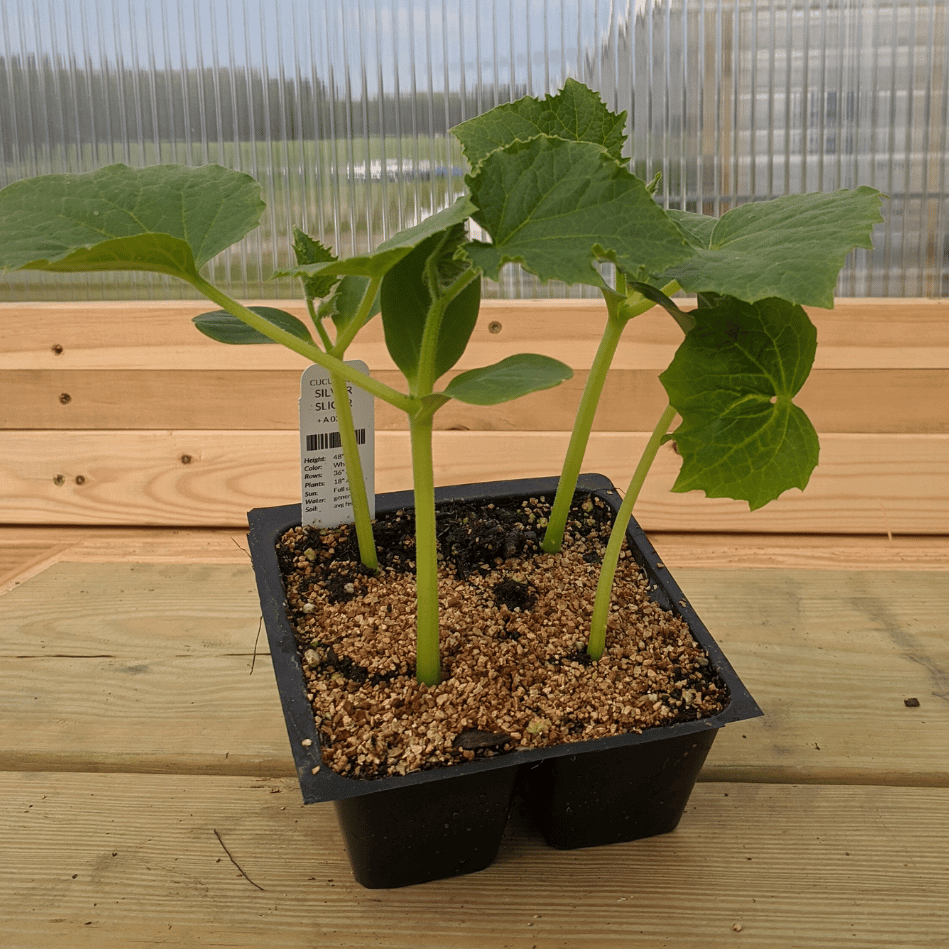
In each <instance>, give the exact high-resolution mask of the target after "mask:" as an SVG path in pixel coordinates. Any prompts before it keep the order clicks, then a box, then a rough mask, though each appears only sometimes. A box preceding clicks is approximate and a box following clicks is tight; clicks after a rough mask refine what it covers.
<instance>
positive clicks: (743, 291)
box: [663, 187, 883, 308]
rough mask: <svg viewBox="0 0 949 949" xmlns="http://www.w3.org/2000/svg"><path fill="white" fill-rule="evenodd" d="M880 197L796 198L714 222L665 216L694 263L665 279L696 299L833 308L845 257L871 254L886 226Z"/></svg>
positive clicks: (865, 191)
mask: <svg viewBox="0 0 949 949" xmlns="http://www.w3.org/2000/svg"><path fill="white" fill-rule="evenodd" d="M882 199H883V195H882V194H880V192H879V191H877V190H875V189H874V188H868V187H861V188H857V189H856V190H854V191H848V190H840V191H834V192H831V193H829V194H825V193H817V194H798V195H786V196H784V197H781V198H775V199H774V200H773V201H760V202H755V203H752V204H745V205H742V206H741V207H739V208H734V209H733V210H731V211H727V212H726V213H725V214H723V215H722V216H721V218H719V219H718V220H717V221H716V220H715V219H714V218H709V217H706V216H704V215H700V214H691V213H689V212H684V211H670V212H669V213H670V216H671V217H672V219H673V220H674V221H675V222H676V223H677V224H678V225H679V227H680V228H681V229H682V231H683V233H684V234H686V235H687V238H688V240H689V242H690V243H691V245H692V246H693V248H694V251H695V253H694V256H693V257H692V258H691V259H689V260H687V261H685V262H684V263H681V264H676V265H675V266H673V267H672V268H670V269H668V270H666V271H665V273H664V274H663V279H664V280H673V279H674V280H677V281H678V282H679V285H680V286H681V287H682V288H683V289H684V290H688V291H692V292H696V293H701V292H704V291H713V292H716V293H723V294H728V295H729V296H733V297H737V298H738V299H740V300H745V301H747V302H749V303H754V302H755V301H757V300H763V299H765V298H766V297H780V298H781V299H783V300H788V301H790V302H791V303H800V304H802V305H805V306H822V307H828V308H830V307H833V305H834V287H835V286H836V284H837V277H838V275H839V273H840V269H841V267H843V264H844V260H845V259H846V257H847V254H849V253H850V251H851V250H853V249H854V248H855V247H863V248H867V249H869V248H871V247H872V246H873V244H872V242H871V240H870V232H871V230H872V229H873V225H874V224H878V223H880V222H882V221H883V217H882V216H881V214H880V204H881V201H882Z"/></svg>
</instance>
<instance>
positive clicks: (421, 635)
mask: <svg viewBox="0 0 949 949" xmlns="http://www.w3.org/2000/svg"><path fill="white" fill-rule="evenodd" d="M409 433H410V435H411V439H412V480H413V486H414V490H415V584H416V598H417V599H416V602H417V609H418V619H417V626H416V647H415V656H416V658H415V676H416V678H417V679H418V681H419V682H424V683H425V684H426V685H437V684H438V680H439V676H440V672H441V670H440V662H439V648H438V646H439V643H438V553H437V550H438V548H437V537H436V534H435V471H434V466H433V463H432V414H431V412H429V411H424V410H423V411H421V412H419V413H417V414H416V415H413V416H411V417H410V419H409Z"/></svg>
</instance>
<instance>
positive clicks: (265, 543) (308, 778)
mask: <svg viewBox="0 0 949 949" xmlns="http://www.w3.org/2000/svg"><path fill="white" fill-rule="evenodd" d="M558 480H559V479H558V478H556V477H551V478H522V479H517V480H511V481H488V482H479V483H473V484H459V485H448V486H445V487H440V488H436V490H435V499H436V502H439V503H440V502H445V501H454V500H478V499H481V498H490V497H508V496H512V497H530V496H536V495H538V494H546V495H552V494H553V493H554V492H555V491H556V489H557V483H558ZM577 490H580V491H586V492H591V493H593V494H594V495H596V496H598V497H601V498H602V499H603V500H604V501H605V502H606V503H607V504H609V505H610V507H612V508H613V510H614V511H616V510H618V509H619V505H620V502H621V499H620V497H619V495H618V493H617V491H616V489H615V487H614V486H613V484H612V482H611V481H610V480H609V479H608V478H606V477H604V476H603V475H600V474H583V475H581V476H580V479H579V481H578V483H577ZM413 503H414V497H413V492H412V491H394V492H389V493H387V494H380V495H377V497H376V513H377V514H382V513H386V512H389V511H394V510H398V509H399V508H403V507H411V506H412V505H413ZM247 519H248V523H249V525H250V531H249V533H248V535H247V539H248V542H249V544H250V551H251V560H252V562H253V566H254V573H255V576H256V579H257V588H258V593H259V594H260V602H261V610H262V612H263V616H264V623H265V626H266V627H267V638H268V640H269V643H270V655H271V660H272V662H273V668H274V675H275V677H276V680H277V688H278V691H279V693H280V700H281V704H282V706H283V713H284V719H285V722H286V726H287V733H288V735H289V738H290V745H291V749H292V751H293V757H294V762H295V764H296V769H297V777H298V779H299V781H300V788H301V791H302V792H303V799H304V803H306V804H312V803H316V802H320V801H339V800H344V799H347V798H352V797H359V796H362V795H365V794H374V793H378V792H380V791H387V790H394V789H397V788H405V787H410V786H414V785H418V784H425V783H429V782H431V781H444V780H446V779H450V778H455V777H463V776H464V775H468V774H477V773H481V772H485V771H493V770H501V769H504V768H515V767H519V766H521V765H527V764H536V763H538V762H540V761H544V760H547V759H550V758H562V757H567V756H575V755H578V754H582V753H584V752H590V751H605V750H608V749H613V748H629V747H633V746H635V745H642V744H646V743H649V742H654V741H661V740H662V739H666V738H674V737H678V736H680V735H687V734H693V733H697V732H707V731H709V730H710V729H717V728H721V727H722V726H723V725H726V724H728V723H731V722H737V721H743V720H745V719H749V718H756V717H757V716H759V715H762V714H763V712H762V711H761V709H760V708H759V706H758V703H757V702H755V700H754V699H753V698H752V696H751V693H750V692H749V691H748V689H747V688H746V687H745V685H744V683H743V682H742V681H741V679H740V678H739V677H738V674H737V673H736V672H735V670H734V669H733V668H732V665H731V663H730V662H729V661H728V659H726V658H725V655H724V653H723V652H722V650H721V648H720V647H719V645H718V643H716V642H715V640H714V639H713V638H712V634H711V633H710V632H709V630H708V628H707V627H706V626H705V624H704V623H703V622H702V621H701V619H700V618H699V617H698V615H697V614H696V612H695V610H694V609H692V606H691V605H690V604H689V601H688V599H687V598H686V597H685V595H684V594H683V592H682V590H681V589H680V588H679V585H678V584H677V583H676V581H675V580H674V579H673V577H672V576H671V575H670V573H669V570H668V569H667V568H666V567H664V566H659V564H660V563H661V561H660V559H659V556H658V554H657V553H656V550H655V548H654V547H653V546H652V544H651V543H650V541H649V539H648V538H647V537H646V534H645V533H644V532H643V530H642V528H641V527H640V526H639V524H638V523H637V522H636V520H635V519H634V518H630V523H629V527H628V528H627V543H628V546H629V549H630V551H631V552H632V553H633V556H634V557H635V558H636V560H637V562H638V563H639V565H640V567H641V568H642V569H643V570H644V571H645V573H646V576H647V578H648V581H649V586H650V587H651V588H654V589H652V590H651V592H652V595H653V597H654V598H655V599H656V601H657V602H658V603H659V605H660V606H662V607H663V608H664V609H667V610H671V611H672V612H673V613H675V614H676V615H677V616H679V617H681V618H682V619H683V620H684V621H685V622H686V623H687V624H688V626H689V629H690V631H691V633H692V635H693V636H694V637H695V639H696V640H697V641H698V642H699V643H700V644H701V645H702V647H703V648H704V649H705V650H706V652H707V653H708V656H709V660H710V662H711V664H712V667H713V668H714V669H715V671H716V672H717V673H718V675H719V676H720V677H721V678H722V679H723V680H724V682H725V684H726V685H727V686H728V690H729V693H730V695H731V701H730V702H729V704H728V706H727V707H726V708H725V709H723V710H722V711H721V712H719V713H718V714H717V715H714V716H711V717H710V718H703V719H698V720H697V721H693V722H678V723H675V724H671V725H661V726H657V727H654V728H648V729H645V730H644V731H642V732H640V733H626V734H623V735H611V736H609V737H606V738H596V739H590V740H587V741H576V742H570V743H569V744H563V745H552V746H550V747H549V748H527V749H515V750H514V751H511V752H507V753H506V754H502V755H498V756H497V757H494V758H481V759H476V760H474V761H469V762H464V763H462V764H455V765H448V766H445V767H439V768H433V769H431V770H427V771H413V772H410V773H409V774H406V775H395V776H393V777H388V778H374V779H363V778H347V777H344V776H343V775H340V774H337V773H336V772H335V771H333V770H332V769H331V768H329V767H327V766H326V765H324V764H323V760H322V756H321V752H320V739H319V733H318V732H317V729H316V723H315V721H314V718H313V711H312V709H311V708H310V703H309V702H308V701H307V698H306V685H305V680H304V677H303V669H302V666H301V663H300V657H299V654H298V652H297V644H296V638H295V636H294V633H293V629H292V627H291V626H290V622H289V620H288V619H287V615H286V606H287V603H286V595H285V591H284V587H283V580H282V575H281V570H280V566H279V563H278V561H277V552H276V542H277V539H278V537H279V536H280V535H281V534H283V533H284V532H285V531H286V530H288V529H289V528H291V527H295V526H299V524H300V505H299V504H286V505H280V506H277V507H269V508H255V509H254V510H252V511H249V512H248V514H247Z"/></svg>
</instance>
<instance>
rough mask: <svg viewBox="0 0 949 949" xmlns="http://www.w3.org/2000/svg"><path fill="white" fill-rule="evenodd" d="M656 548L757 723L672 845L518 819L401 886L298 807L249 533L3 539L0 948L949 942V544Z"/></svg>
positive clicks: (732, 543)
mask: <svg viewBox="0 0 949 949" xmlns="http://www.w3.org/2000/svg"><path fill="white" fill-rule="evenodd" d="M655 542H656V545H657V547H658V548H659V550H660V552H661V554H662V556H663V559H664V562H665V563H666V564H667V565H668V566H669V567H670V568H671V569H672V570H673V571H674V574H675V576H676V578H677V579H678V580H679V582H680V584H681V585H682V586H683V588H684V589H685V590H686V591H687V592H688V595H689V597H690V599H691V600H692V602H693V604H694V605H695V607H696V608H697V609H698V611H699V612H700V614H701V615H702V616H703V618H704V619H705V621H706V623H707V624H708V625H709V627H710V628H711V629H712V631H713V633H714V634H715V635H716V637H717V638H718V639H719V641H720V642H721V643H722V645H723V646H724V648H725V650H726V651H727V653H728V655H729V657H730V658H731V660H732V661H733V663H734V665H735V666H736V668H737V669H738V671H739V673H740V675H741V676H742V677H743V678H744V680H745V682H746V684H747V685H748V686H749V688H750V689H751V691H752V693H753V694H754V695H755V697H756V698H757V699H758V701H759V702H760V704H761V705H762V707H763V708H764V710H765V713H766V715H765V717H764V718H761V719H757V720H753V721H750V722H747V723H741V724H738V725H733V726H729V727H728V728H726V729H724V730H723V732H722V733H721V734H720V735H719V738H718V740H717V742H716V744H715V746H714V747H713V749H712V753H711V755H710V758H709V760H708V763H707V765H706V767H705V770H704V771H703V774H702V778H701V780H700V783H699V785H698V786H697V788H696V791H695V793H694V795H693V797H692V800H691V802H690V804H689V807H688V810H687V813H686V815H685V817H684V819H683V822H682V824H681V825H680V827H679V829H678V830H676V831H675V832H674V833H673V834H671V835H668V836H665V837H660V838H654V839H651V840H646V841H641V842H638V843H631V844H623V845H618V846H613V847H606V848H599V849H594V850H588V851H573V852H558V851H554V850H550V849H548V848H547V847H546V846H545V845H544V844H543V842H542V841H541V840H540V839H539V838H538V837H537V835H536V834H535V833H534V832H533V831H532V830H531V828H530V827H529V826H527V825H526V823H525V822H524V821H523V820H521V819H520V818H519V817H518V815H514V817H513V818H512V820H511V823H510V825H509V829H508V833H507V836H506V839H505V841H504V844H503V847H502V850H501V853H500V856H499V858H498V860H497V862H496V863H495V864H494V865H493V866H492V867H490V868H489V869H488V870H486V871H484V872H482V873H479V874H475V875H472V876H468V877H459V878H455V879H453V880H448V881H444V882H438V883H432V884H427V885H424V886H419V887H413V888H409V889H405V890H398V891H391V892H390V891H369V890H364V889H362V888H361V887H359V886H358V885H357V884H355V883H354V882H353V881H352V878H351V875H350V872H349V868H348V864H347V861H346V858H345V855H344V853H343V849H342V844H341V842H340V839H339V835H338V832H337V830H336V825H335V817H334V814H333V810H332V807H331V806H330V805H311V806H309V807H304V806H303V805H302V804H301V803H300V796H299V791H298V787H297V785H296V781H295V778H294V777H293V775H292V770H291V765H290V756H289V750H288V745H287V738H286V733H285V731H284V727H283V721H282V718H281V714H280V710H279V706H278V700H277V695H276V689H275V687H274V682H273V676H272V672H271V669H270V663H269V658H268V655H267V652H266V639H265V637H263V636H261V637H260V639H259V640H258V626H259V614H258V608H257V604H256V601H255V597H256V593H255V591H254V587H253V579H252V576H251V570H250V566H249V562H248V559H247V556H246V554H245V553H244V550H243V549H242V548H243V546H244V538H243V536H242V534H241V533H239V532H237V531H229V530H204V531H186V530H178V531H171V530H159V529H155V530H142V529H135V530H120V529H114V528H113V529H109V528H46V529H43V530H40V531H38V532H37V531H32V530H30V529H27V528H19V527H16V528H6V529H2V530H0V586H2V588H3V589H4V590H5V591H6V592H5V593H4V594H3V595H2V596H0V630H2V632H0V650H2V654H3V663H2V667H0V704H2V708H3V729H2V743H0V802H2V803H0V815H2V816H0V853H2V854H3V860H2V861H0V925H2V931H3V933H4V936H3V940H2V942H3V945H4V946H9V947H10V949H20V947H43V949H46V947H50V946H57V947H60V949H69V947H80V946H81V947H85V946H89V947H93V946H95V947H110V946H115V947H122V949H126V947H131V946H227V947H230V946H234V947H238V946H253V947H261V949H263V947H267V949H270V947H281V946H287V947H300V946H313V947H321V949H322V947H352V949H357V947H406V949H407V947H413V949H414V947H465V949H468V947H471V949H495V947H496V949H501V947H512V949H531V947H537V949H555V947H557V949H560V947H563V949H571V947H590V949H594V947H596V949H599V947H606V946H615V947H624V949H625V947H650V949H653V947H656V949H657V947H691V946H696V947H698V946H702V947H708V949H715V947H720V946H721V947H725V946H728V947H731V946H755V947H762V949H765V947H767V949H783V947H788V949H790V947H828V949H831V947H834V949H836V947H839V946H858V947H876V946H879V947H886V949H893V947H929V949H942V947H945V946H949V899H947V893H949V620H947V616H949V539H947V538H914V539H910V538H900V537H894V538H893V539H892V540H887V538H885V537H884V538H866V537H864V538H847V537H834V538H828V537H810V538H808V537H801V536H797V537H779V536H776V537H774V538H772V539H771V540H770V541H769V542H767V543H765V542H764V541H763V539H762V538H761V537H758V536H747V537H743V536H740V535H739V536H723V535H712V534H705V535H679V534H667V535H660V536H657V537H655ZM907 699H918V701H919V706H918V707H912V708H910V707H907V705H906V704H905V700H907ZM739 927H740V931H739Z"/></svg>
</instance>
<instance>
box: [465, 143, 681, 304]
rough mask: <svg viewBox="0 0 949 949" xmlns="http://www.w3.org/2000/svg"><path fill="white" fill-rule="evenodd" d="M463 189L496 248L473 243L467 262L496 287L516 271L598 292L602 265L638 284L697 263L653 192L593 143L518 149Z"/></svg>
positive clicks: (491, 159) (495, 155) (501, 153)
mask: <svg viewBox="0 0 949 949" xmlns="http://www.w3.org/2000/svg"><path fill="white" fill-rule="evenodd" d="M466 180H467V182H468V186H469V188H470V190H471V196H472V199H473V201H474V203H475V204H476V205H477V206H478V211H477V212H476V213H475V214H474V215H473V217H474V220H475V221H477V222H478V223H479V224H480V225H481V226H482V227H484V228H485V230H486V231H487V232H488V233H489V234H490V235H491V238H492V239H493V241H494V243H493V244H485V243H482V242H480V241H473V242H472V243H470V244H468V245H467V246H466V248H465V253H466V254H467V255H468V256H469V258H470V259H471V260H472V261H473V262H474V264H475V265H476V266H477V267H480V268H481V269H482V270H483V271H484V273H485V275H486V276H489V277H491V278H493V279H497V276H498V271H499V270H500V268H501V266H502V265H503V264H505V263H507V262H511V261H516V262H519V263H520V264H522V266H523V267H524V268H525V269H527V270H529V271H530V272H531V273H534V274H536V275H537V276H538V277H539V278H540V279H541V280H544V281H546V280H554V279H556V280H563V281H564V282H565V283H568V284H574V283H587V284H592V285H594V286H597V287H601V286H603V280H602V278H601V277H600V274H599V272H598V271H597V270H596V267H595V266H594V263H595V261H596V260H597V259H599V260H612V261H613V262H614V263H616V264H617V265H618V266H620V267H621V268H622V269H623V270H624V271H626V272H629V273H633V274H637V273H639V272H640V271H641V270H642V269H643V268H645V269H646V270H649V271H652V270H662V269H665V268H667V267H669V266H671V265H672V264H673V263H676V262H678V261H681V260H685V259H686V258H687V257H689V256H690V255H691V254H692V253H693V251H692V250H691V249H690V248H689V246H688V244H687V243H686V240H685V238H684V237H683V235H682V233H681V232H680V231H679V229H678V228H677V227H676V226H675V225H674V224H673V223H672V221H671V220H670V219H669V218H668V217H667V216H666V214H665V212H664V211H663V210H662V208H661V207H659V205H658V204H656V202H655V201H654V200H653V198H652V195H650V194H649V192H648V191H647V189H646V185H645V184H643V182H642V181H640V180H639V179H638V178H637V177H635V176H634V175H632V174H630V172H629V171H627V169H626V168H625V167H624V166H623V165H620V164H618V163H617V162H616V161H615V160H613V159H612V158H610V157H609V155H608V154H607V153H606V152H605V151H604V150H603V149H602V148H600V147H598V146H597V145H593V144H591V143H589V142H565V141H561V140H559V139H554V138H549V137H547V136H539V137H537V138H534V139H532V140H531V141H529V142H527V143H523V144H522V143H515V144H513V145H510V146H508V147H507V148H503V149H498V150H497V151H494V152H492V153H491V155H489V156H488V158H486V159H485V161H484V162H483V163H482V165H481V166H480V168H479V170H478V172H477V173H476V174H474V175H469V176H468V177H467V179H466Z"/></svg>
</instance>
